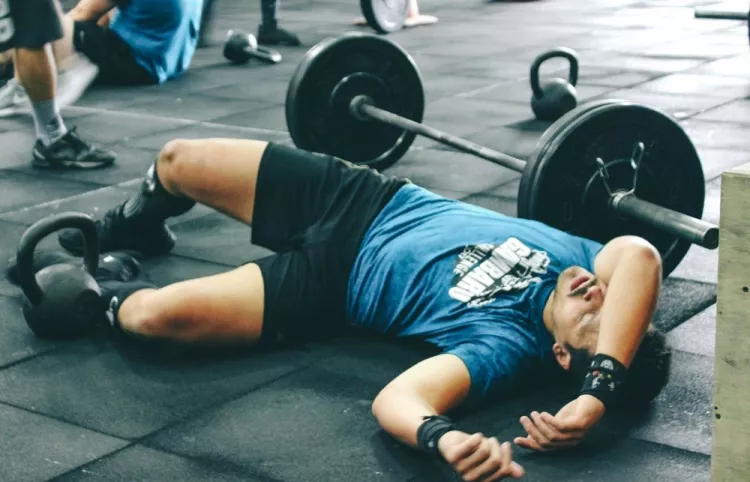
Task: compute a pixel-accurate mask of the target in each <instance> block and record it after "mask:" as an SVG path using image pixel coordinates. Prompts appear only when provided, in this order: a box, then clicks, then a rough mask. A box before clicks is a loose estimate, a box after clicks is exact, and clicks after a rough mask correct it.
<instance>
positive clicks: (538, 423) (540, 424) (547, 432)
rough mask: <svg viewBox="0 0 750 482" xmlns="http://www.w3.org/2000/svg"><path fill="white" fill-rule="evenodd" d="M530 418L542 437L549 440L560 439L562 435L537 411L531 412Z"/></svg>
mask: <svg viewBox="0 0 750 482" xmlns="http://www.w3.org/2000/svg"><path fill="white" fill-rule="evenodd" d="M531 420H532V421H533V422H534V426H535V427H536V428H537V430H539V433H541V434H542V435H543V436H544V438H546V439H547V440H549V441H550V442H555V441H557V440H562V439H563V437H564V435H563V434H562V433H561V432H560V431H559V430H557V428H555V427H554V426H553V425H550V424H549V423H547V422H546V421H545V420H543V419H542V415H541V414H540V413H539V412H531Z"/></svg>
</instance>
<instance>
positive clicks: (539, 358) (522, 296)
mask: <svg viewBox="0 0 750 482" xmlns="http://www.w3.org/2000/svg"><path fill="white" fill-rule="evenodd" d="M601 247H602V246H601V244H599V243H596V242H593V241H590V240H587V239H583V238H580V237H576V236H573V235H570V234H567V233H565V232H563V231H560V230H557V229H555V228H552V227H549V226H547V225H544V224H542V223H539V222H536V221H531V220H527V219H519V218H514V217H509V216H505V215H502V214H499V213H496V212H493V211H490V210H487V209H484V208H480V207H477V206H473V205H470V204H467V203H463V202H460V201H455V200H451V199H446V198H443V197H441V196H438V195H436V194H433V193H431V192H429V191H427V190H425V189H423V188H420V187H418V186H415V185H412V184H409V185H406V186H404V187H403V188H402V189H400V190H399V191H398V192H397V193H396V194H395V196H394V197H393V199H392V200H391V201H390V202H389V203H388V204H387V205H386V206H385V208H384V209H383V210H382V211H381V212H380V214H379V215H378V216H377V217H376V218H375V220H374V221H373V223H372V225H371V226H370V228H369V230H368V232H367V233H366V235H365V237H364V239H363V241H362V245H361V247H360V251H359V254H358V256H357V259H356V260H355V263H354V267H353V269H352V272H351V276H350V278H349V286H348V293H347V317H348V322H349V323H350V324H352V325H355V326H360V327H364V328H367V329H370V330H374V331H375V332H378V333H382V334H386V335H393V336H397V337H416V338H419V339H422V340H425V341H427V342H429V343H432V344H434V345H436V346H437V347H438V348H440V349H441V350H442V351H443V352H444V353H451V354H454V355H456V356H458V357H459V358H460V359H461V360H462V361H463V362H464V363H465V364H466V367H467V368H468V370H469V373H470V375H471V390H470V394H469V402H478V401H481V400H483V399H485V398H486V397H488V396H497V395H500V394H502V393H508V392H509V391H510V390H511V389H512V388H514V387H517V386H519V383H520V382H523V381H528V379H530V377H537V378H538V376H539V375H540V370H541V369H545V368H549V367H551V366H552V365H551V364H550V362H551V360H553V357H552V350H551V349H552V344H553V340H552V337H551V336H550V334H549V333H548V332H547V330H546V328H545V326H544V322H543V319H542V312H543V310H544V306H545V304H546V302H547V299H548V298H549V295H550V294H551V292H552V290H553V289H554V287H555V284H556V281H557V277H558V275H559V274H560V273H561V272H562V271H563V270H564V269H566V268H568V267H570V266H574V265H576V266H581V267H583V268H586V269H588V270H590V271H593V264H594V258H595V256H596V254H597V253H598V252H599V250H600V249H601Z"/></svg>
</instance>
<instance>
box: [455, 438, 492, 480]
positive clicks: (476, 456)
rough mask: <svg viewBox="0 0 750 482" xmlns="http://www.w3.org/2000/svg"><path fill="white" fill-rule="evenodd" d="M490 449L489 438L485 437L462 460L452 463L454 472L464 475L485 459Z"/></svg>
mask: <svg viewBox="0 0 750 482" xmlns="http://www.w3.org/2000/svg"><path fill="white" fill-rule="evenodd" d="M491 450H492V447H491V445H490V441H489V439H487V438H485V439H483V440H482V443H481V444H479V446H478V447H477V448H476V450H474V453H472V454H470V455H468V456H467V457H465V458H464V459H463V460H459V461H458V463H456V464H454V465H453V468H454V469H456V472H458V473H459V474H461V475H465V474H466V473H467V472H469V471H470V470H471V469H473V468H474V467H476V466H478V465H480V464H481V463H482V462H484V461H485V460H487V458H488V457H489V456H490V451H491Z"/></svg>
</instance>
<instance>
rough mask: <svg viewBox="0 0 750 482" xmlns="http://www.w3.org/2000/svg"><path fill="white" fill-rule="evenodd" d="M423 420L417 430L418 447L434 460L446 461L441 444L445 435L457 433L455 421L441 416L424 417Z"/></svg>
mask: <svg viewBox="0 0 750 482" xmlns="http://www.w3.org/2000/svg"><path fill="white" fill-rule="evenodd" d="M423 420H424V422H422V425H420V426H419V429H418V430H417V446H418V447H419V448H420V449H421V450H422V451H423V452H425V453H426V454H428V455H430V456H431V457H432V458H434V459H437V460H441V461H445V458H444V457H443V453H442V451H441V450H440V447H439V442H440V439H442V438H443V436H444V435H446V434H448V433H450V432H454V431H456V428H455V427H454V426H453V421H452V420H451V419H450V418H448V417H445V416H439V415H433V416H429V417H423Z"/></svg>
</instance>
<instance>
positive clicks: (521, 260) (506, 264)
mask: <svg viewBox="0 0 750 482" xmlns="http://www.w3.org/2000/svg"><path fill="white" fill-rule="evenodd" d="M547 266H549V256H548V255H547V253H546V252H544V251H538V250H535V249H531V248H529V247H528V246H526V245H525V244H523V243H522V242H521V241H519V240H518V239H516V238H508V239H507V240H506V241H505V242H504V243H502V244H499V245H493V244H475V245H471V246H466V247H465V248H464V250H463V251H462V252H461V254H459V255H458V262H457V263H456V267H455V268H454V269H453V282H452V286H451V288H450V290H449V291H448V295H449V296H450V297H451V298H453V299H454V300H457V301H460V302H462V303H466V305H467V306H469V307H472V308H474V307H479V306H482V305H486V304H487V303H491V302H493V301H494V300H495V297H496V296H497V294H498V293H507V292H510V291H520V290H524V289H526V288H527V287H529V286H530V285H532V284H536V283H539V282H540V281H541V279H540V278H539V277H538V276H537V275H540V274H544V273H546V272H547Z"/></svg>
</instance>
